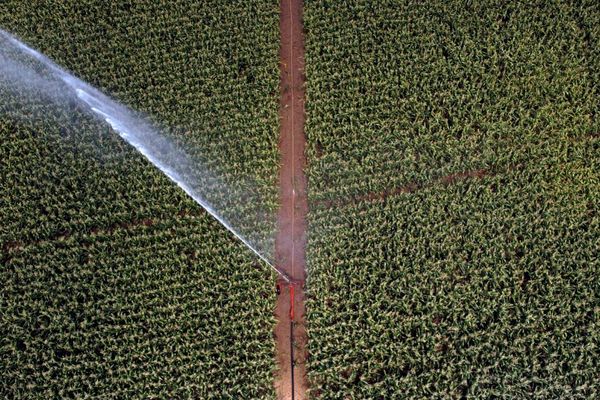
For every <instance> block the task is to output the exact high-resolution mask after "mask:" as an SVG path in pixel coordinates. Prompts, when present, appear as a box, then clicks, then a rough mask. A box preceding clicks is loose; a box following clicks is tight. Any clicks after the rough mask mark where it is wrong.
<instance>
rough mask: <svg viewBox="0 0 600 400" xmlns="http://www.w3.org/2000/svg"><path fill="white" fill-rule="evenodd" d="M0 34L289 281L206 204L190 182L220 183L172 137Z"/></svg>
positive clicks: (8, 58)
mask: <svg viewBox="0 0 600 400" xmlns="http://www.w3.org/2000/svg"><path fill="white" fill-rule="evenodd" d="M0 37H1V38H2V39H4V41H3V43H2V45H3V47H4V48H5V50H9V51H10V52H11V53H16V54H19V55H20V56H26V57H28V58H29V59H34V60H36V61H37V64H39V65H38V67H40V68H41V69H42V70H43V72H44V73H43V74H42V73H41V72H39V71H37V70H36V71H33V70H31V74H35V78H36V81H37V80H40V81H41V82H45V83H47V87H54V86H56V83H57V81H58V82H62V83H63V84H64V85H66V86H67V88H68V89H70V91H71V93H70V94H65V93H61V94H60V96H61V98H63V99H67V100H75V101H77V102H78V103H79V104H81V105H84V106H85V107H84V108H85V109H87V110H89V111H90V112H91V113H92V114H93V115H94V116H95V117H96V118H100V119H101V120H103V121H105V122H106V123H108V124H109V125H110V126H111V127H112V129H113V130H114V131H115V132H117V133H118V134H119V136H120V137H121V138H122V139H123V140H125V141H126V142H127V143H129V144H130V145H131V146H133V147H134V148H135V149H136V150H137V151H138V152H140V153H141V154H142V155H143V156H144V157H145V158H146V159H147V160H148V161H149V162H150V163H152V164H153V165H154V166H155V167H156V168H158V169H159V170H160V171H161V172H162V173H163V174H165V175H166V176H167V177H168V178H169V179H170V180H171V181H172V182H174V183H175V184H177V186H179V187H180V188H181V189H182V190H183V191H184V192H185V193H186V194H187V195H188V196H190V197H191V198H192V199H193V200H194V201H195V202H196V203H198V204H199V205H200V206H201V207H202V208H204V209H205V210H206V211H207V212H208V213H209V214H210V215H212V216H213V217H214V218H215V219H216V220H217V221H219V223H221V225H223V226H224V227H225V228H227V229H228V230H229V231H230V232H231V233H233V235H234V236H235V237H236V238H238V239H239V240H240V241H241V242H242V243H244V244H245V245H246V246H247V247H248V248H249V249H250V250H252V252H254V254H256V255H257V256H258V257H259V258H260V259H261V260H262V261H263V262H264V263H265V264H267V265H268V266H269V267H270V268H272V269H273V270H274V271H275V272H277V274H279V276H280V277H281V279H283V280H284V281H285V282H287V283H288V284H289V283H291V282H292V279H291V278H290V277H289V276H288V274H286V273H285V272H284V271H282V270H281V269H280V268H278V267H276V266H275V265H274V263H272V262H271V261H270V260H269V258H267V257H266V256H265V254H264V253H263V252H261V251H259V249H258V248H257V246H256V244H254V243H251V241H250V240H249V239H247V238H246V237H245V235H243V234H241V233H240V232H239V230H238V229H235V227H234V226H232V224H231V223H230V222H229V221H228V220H227V219H226V218H225V217H224V216H223V215H222V213H220V212H218V211H217V210H216V209H215V207H214V206H213V204H211V202H210V201H208V200H207V199H206V196H205V195H204V194H203V193H202V192H201V190H202V188H199V187H198V186H195V185H194V183H198V182H204V181H207V182H210V183H211V185H210V186H211V187H216V188H219V189H223V188H225V187H226V185H225V184H224V183H223V182H222V181H221V180H220V179H219V178H218V177H217V176H215V175H212V174H210V172H209V171H208V170H207V169H206V168H204V169H203V172H202V176H201V178H202V179H197V178H198V174H197V173H196V172H194V171H196V170H197V167H198V165H197V163H194V162H193V161H192V159H191V157H190V156H189V155H188V154H187V153H186V152H185V151H184V150H183V149H180V148H178V147H176V146H175V144H174V143H173V142H172V141H170V140H169V139H168V138H167V137H165V136H163V135H161V134H160V133H159V132H158V130H157V129H156V128H155V127H153V126H152V124H151V123H150V122H149V121H148V120H147V119H146V118H144V117H142V116H141V115H139V114H138V113H136V112H134V111H133V110H131V109H129V108H127V107H126V106H124V105H122V104H120V103H118V102H117V101H115V100H113V99H111V98H110V97H109V96H107V95H105V94H104V93H102V92H101V91H99V90H98V89H96V88H94V87H92V86H91V85H89V84H87V83H85V82H84V81H82V80H80V79H79V78H77V77H75V76H73V75H71V74H70V73H68V72H66V71H65V70H64V69H62V68H61V67H59V66H58V65H57V64H55V63H54V62H53V61H52V60H50V59H49V58H48V57H46V56H45V55H43V54H41V53H40V52H38V51H36V50H34V49H33V48H31V47H29V46H27V45H26V44H24V43H23V42H21V41H19V40H18V39H16V38H15V37H13V36H12V35H11V34H9V33H7V32H5V31H3V30H1V29H0ZM3 53H4V52H3ZM0 56H1V58H0V61H1V62H0V70H2V69H3V68H8V67H6V65H8V61H10V62H11V65H22V66H23V69H24V70H27V69H28V68H29V67H28V66H26V64H25V63H23V61H21V60H19V59H17V58H14V59H11V55H10V54H8V53H4V54H0ZM29 69H30V68H29ZM6 75H8V74H6ZM13 75H14V73H13ZM7 79H8V78H7ZM19 84H21V85H22V86H23V87H24V88H25V89H29V90H31V89H33V87H31V86H33V83H32V82H31V80H29V81H24V82H20V83H19ZM38 89H39V90H40V91H42V90H43V89H45V86H42V85H40V88H38ZM49 94H50V95H51V96H54V97H57V96H58V95H57V94H56V93H49ZM204 190H208V189H204Z"/></svg>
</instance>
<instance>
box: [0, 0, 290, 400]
mask: <svg viewBox="0 0 600 400" xmlns="http://www.w3.org/2000/svg"><path fill="white" fill-rule="evenodd" d="M128 4H129V5H127V4H126V3H123V2H119V5H118V6H117V5H107V4H106V2H100V1H96V2H89V1H87V2H68V3H65V2H59V1H45V2H35V3H34V2H30V3H24V2H21V1H14V2H12V1H9V2H2V4H0V27H2V28H4V29H7V30H9V31H11V32H13V33H15V34H16V35H18V36H20V37H22V38H24V39H25V40H26V41H28V43H30V44H31V45H32V46H34V47H36V48H38V49H40V50H41V51H43V52H45V53H46V54H47V55H49V56H50V57H52V58H53V59H54V60H55V61H57V62H58V63H59V64H61V65H64V66H66V67H67V68H69V69H70V70H71V71H73V72H74V73H75V74H76V75H78V76H80V77H82V78H83V79H87V80H89V81H91V82H93V83H94V84H96V85H97V86H99V87H101V88H103V89H104V90H106V91H107V92H108V93H111V94H115V95H116V97H118V98H119V99H120V100H122V101H124V102H126V103H128V104H129V105H131V106H132V108H134V109H137V110H142V111H144V112H146V113H147V114H148V115H150V117H151V118H152V119H153V120H154V121H156V122H157V123H160V124H161V125H163V126H166V127H167V128H168V129H169V134H170V136H171V137H173V138H175V139H176V140H177V141H179V142H180V143H185V144H187V145H188V147H187V148H188V149H190V150H191V151H196V150H197V151H203V150H204V149H205V148H208V150H207V151H206V153H205V156H206V157H207V158H208V159H211V160H213V159H214V160H216V161H215V163H216V165H215V168H217V167H223V166H226V165H227V168H228V169H227V168H226V169H225V170H223V171H222V172H223V174H231V175H234V174H241V175H248V176H250V178H252V179H253V180H254V182H256V183H257V188H258V189H259V190H260V191H261V192H262V193H263V194H264V198H265V199H266V201H267V206H268V207H271V208H273V207H275V206H276V203H277V201H276V187H275V185H274V182H275V180H276V176H277V134H278V132H277V124H278V122H277V104H278V103H277V84H278V75H277V59H278V54H277V48H278V47H277V40H278V37H277V32H278V18H277V17H278V15H277V4H276V3H274V2H271V1H250V2H244V3H238V4H229V3H227V4H225V3H224V2H222V1H220V2H212V3H210V2H191V3H190V2H169V3H168V4H167V3H163V4H162V5H159V4H158V3H156V2H153V1H147V2H138V1H136V2H130V3H128ZM4 89H5V88H0V95H1V96H2V97H1V100H0V381H1V385H0V396H1V397H2V398H82V397H86V396H89V397H98V398H272V397H273V396H274V393H273V389H272V385H273V382H272V375H273V369H274V357H273V354H274V343H273V339H272V329H273V324H274V321H273V318H272V308H273V304H274V301H275V299H274V294H273V291H272V282H273V280H274V276H273V275H272V274H271V273H270V271H269V270H268V269H267V267H266V266H264V265H262V264H260V263H259V261H258V260H257V258H256V257H255V256H254V255H253V254H252V253H251V252H250V251H249V250H248V249H246V248H245V246H244V245H243V244H241V243H240V242H239V241H238V240H237V239H235V238H234V237H233V236H232V235H231V234H230V233H229V232H228V231H226V230H225V229H224V228H223V227H221V226H220V225H219V224H218V223H217V222H216V221H215V220H214V219H213V218H212V217H211V216H209V215H208V214H206V213H205V212H204V211H203V210H202V209H201V208H200V207H199V206H198V205H197V204H195V203H194V202H193V201H192V200H190V199H188V198H187V197H186V195H185V194H184V193H183V192H182V191H181V190H179V189H178V188H177V187H176V186H175V185H174V184H172V183H171V182H170V181H169V180H168V179H167V178H166V177H165V176H163V175H162V174H161V173H160V172H158V171H157V170H156V169H155V168H154V167H153V166H151V165H149V163H147V162H146V160H145V159H144V158H143V157H142V156H141V155H139V154H138V153H137V152H136V151H135V150H134V149H133V148H131V147H130V146H129V145H127V144H126V143H125V142H123V141H122V140H121V139H120V138H119V137H118V135H117V134H116V133H114V132H112V131H111V130H110V127H109V126H108V125H106V124H104V123H101V122H99V121H97V120H95V119H93V118H91V117H89V115H87V114H86V113H84V110H83V109H82V108H80V107H79V106H77V105H76V104H72V105H61V106H57V104H52V103H49V102H47V101H46V100H45V99H43V98H40V99H31V98H24V99H20V98H18V97H16V95H14V93H13V94H11V93H9V92H7V91H6V90H4ZM11 96H12V97H11ZM234 138H235V140H234ZM217 155H218V157H219V158H214V157H217ZM223 160H229V161H230V164H226V163H225V162H223ZM238 176H239V175H238Z"/></svg>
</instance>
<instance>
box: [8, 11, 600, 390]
mask: <svg viewBox="0 0 600 400" xmlns="http://www.w3.org/2000/svg"><path fill="white" fill-rule="evenodd" d="M524 3H525V2H517V1H504V2H501V4H500V3H498V2H493V1H489V0H484V1H466V0H449V1H441V0H435V1H426V2H416V1H401V0H380V1H369V0H348V1H343V2H341V1H337V2H336V1H333V0H305V1H304V28H305V34H306V44H305V47H306V55H305V59H306V70H305V76H306V96H307V99H306V126H305V131H306V134H307V161H308V165H307V169H306V172H307V174H308V180H309V188H308V193H309V216H308V222H309V230H308V247H307V264H308V271H307V272H308V280H307V285H306V287H307V305H306V306H307V332H308V337H309V341H308V349H309V359H308V364H307V370H308V379H309V386H310V390H309V397H310V398H314V399H380V398H382V399H394V398H482V399H487V398H506V399H513V398H582V399H583V398H590V399H592V398H598V397H600V373H599V372H598V371H600V362H599V361H598V360H600V351H599V346H600V216H599V214H598V210H599V209H600V172H599V171H600V122H599V120H598V116H599V114H600V100H599V99H600V93H599V92H600V46H599V43H600V8H599V7H598V5H597V4H596V2H594V1H592V0H584V1H580V2H575V1H566V0H560V1H559V0H552V1H541V0H540V1H535V2H529V3H527V4H524ZM0 28H2V29H4V30H7V31H9V32H11V33H13V34H15V35H16V36H18V37H19V38H22V39H23V40H24V41H25V42H27V43H28V44H30V45H31V46H33V47H35V48H36V49H37V50H39V51H41V52H42V53H44V54H45V55H47V56H48V57H50V58H51V59H52V60H54V61H55V62H56V63H57V64H59V65H61V66H63V67H64V68H66V69H68V70H69V71H71V72H72V73H73V74H74V75H76V76H78V77H80V78H81V79H83V80H85V81H86V82H89V83H90V84H92V85H94V86H95V87H97V88H99V89H101V90H102V91H104V92H105V93H107V94H110V95H111V96H113V97H114V98H115V99H117V100H118V101H120V102H122V103H123V104H126V105H127V106H129V107H131V108H132V109H135V110H138V111H140V112H142V113H143V114H144V115H146V116H147V117H148V118H149V119H150V120H151V121H152V123H154V124H156V126H157V127H159V128H160V129H161V132H164V133H165V134H166V135H167V136H168V137H169V138H170V139H171V140H173V142H174V143H176V144H177V145H178V146H179V147H180V148H185V150H186V151H187V152H188V153H189V154H190V155H191V156H192V157H193V160H196V161H199V162H201V165H203V166H204V167H206V168H207V169H208V170H210V171H211V172H212V173H215V174H217V175H218V176H219V177H223V179H224V180H225V181H226V182H227V183H228V184H229V185H230V187H231V192H227V191H225V192H217V193H211V194H209V196H210V200H211V201H215V202H217V203H218V204H219V205H220V206H222V207H224V209H220V210H218V211H222V212H223V213H225V215H226V216H227V217H228V218H233V217H235V216H241V217H242V216H243V218H242V219H241V222H240V228H241V229H243V232H244V233H249V232H252V230H254V229H256V230H257V237H259V240H262V239H265V237H264V236H262V235H265V232H266V236H269V234H272V232H271V231H270V230H272V228H273V226H272V225H270V224H271V223H272V222H273V221H270V220H269V219H268V218H266V216H267V215H269V214H274V213H275V212H276V210H277V208H278V198H277V196H278V188H277V185H278V182H277V177H278V169H279V152H278V137H279V131H278V130H279V120H278V107H279V103H278V101H279V100H278V98H279V88H278V85H279V64H278V62H279V54H278V51H279V41H280V37H279V2H277V1H272V0H246V1H225V0H209V1H183V0H176V1H168V2H166V1H153V0H141V1H133V0H131V1H129V0H127V1H110V2H105V1H100V0H83V1H71V2H66V1H58V0H43V1H38V2H26V1H20V0H6V1H2V2H0ZM1 44H2V42H0V45H1ZM0 50H1V49H0ZM2 54H3V53H1V52H0V57H1V56H2ZM4 62H5V60H3V59H2V58H0V63H4ZM2 65H4V64H2ZM32 68H33V67H32ZM12 72H13V73H14V74H15V75H18V71H12ZM22 72H23V73H25V72H26V71H22ZM0 78H1V77H0ZM2 82H4V83H2ZM0 83H2V84H0V396H1V397H3V398H81V397H95V398H203V399H204V398H234V399H237V398H251V399H255V398H274V397H275V391H274V390H273V376H274V371H275V369H276V365H275V345H274V341H273V327H274V324H275V321H274V317H273V310H274V306H275V294H274V293H273V282H274V280H275V275H274V274H273V273H272V272H271V271H269V269H268V268H267V266H266V265H264V264H263V263H262V262H261V261H260V260H259V259H258V258H257V257H256V256H255V255H254V254H253V253H252V252H251V251H250V250H249V249H247V248H246V247H245V246H244V245H243V244H242V243H241V242H240V241H239V240H237V239H236V238H235V237H234V236H233V235H232V234H231V233H230V232H228V231H227V230H226V229H225V228H224V227H223V226H221V225H220V224H219V223H218V222H217V221H216V220H215V219H214V218H213V217H212V216H210V215H208V214H207V213H206V212H205V211H204V210H203V209H202V208H201V207H200V206H198V205H197V204H196V203H195V202H194V201H192V200H191V199H189V198H188V197H187V196H186V195H185V193H184V192H183V191H182V190H180V189H179V188H178V187H177V186H176V185H175V184H173V183H172V182H171V181H170V180H169V179H168V178H167V177H166V176H164V175H163V174H162V173H161V172H159V171H158V170H157V169H156V168H155V167H154V166H152V165H151V164H150V163H149V162H148V161H147V160H146V159H145V158H144V157H143V156H142V155H140V154H139V153H138V152H137V151H136V150H135V149H134V148H133V147H131V146H130V145H128V144H127V143H125V142H124V141H123V140H122V139H121V138H120V137H119V135H118V134H117V133H116V132H114V131H113V130H112V129H111V128H110V126H109V125H108V124H106V123H104V122H102V121H100V120H99V119H98V118H93V117H92V116H91V115H90V113H89V110H85V109H84V107H83V106H82V104H79V103H72V102H69V101H66V102H65V101H64V98H63V97H61V95H60V93H59V94H57V95H56V96H55V97H52V96H50V97H48V98H46V97H44V96H37V95H35V91H34V90H33V86H34V83H32V89H31V91H27V90H23V91H22V92H15V91H14V90H12V89H10V88H11V87H12V86H11V83H10V82H6V79H5V80H4V81H3V80H2V79H0ZM21 89H23V88H21ZM32 93H34V94H33V95H32ZM199 165H200V164H199ZM240 182H241V183H240ZM244 182H250V186H251V189H252V190H253V191H255V192H256V193H250V194H247V195H244V196H245V197H244V198H243V199H242V200H243V201H242V202H240V201H237V199H239V198H241V197H240V191H243V190H246V189H247V188H248V186H245V184H244ZM236 185H238V186H236ZM233 192H235V195H234V196H228V193H229V194H231V193H233ZM256 199H259V200H260V202H259V204H256V203H255V200H256ZM225 206H227V207H225ZM228 213H229V214H228ZM259 221H260V222H261V224H257V222H259ZM263 222H264V225H265V226H263V224H262V223H263ZM263 229H265V230H266V231H263ZM269 232H270V233H269ZM269 243H270V242H268V240H267V241H265V242H261V244H264V245H265V246H269Z"/></svg>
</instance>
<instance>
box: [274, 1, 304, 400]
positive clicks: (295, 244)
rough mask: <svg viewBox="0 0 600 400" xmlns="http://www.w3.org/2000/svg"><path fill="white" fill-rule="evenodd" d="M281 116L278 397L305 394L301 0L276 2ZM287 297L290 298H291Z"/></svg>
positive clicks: (294, 396)
mask: <svg viewBox="0 0 600 400" xmlns="http://www.w3.org/2000/svg"><path fill="white" fill-rule="evenodd" d="M280 7H281V9H280V35H281V48H280V71H281V84H280V91H281V93H280V94H281V103H280V111H279V115H280V118H281V127H280V141H279V150H280V153H281V166H280V172H279V182H280V190H279V197H280V204H281V208H280V210H279V215H278V225H279V226H278V233H277V237H276V240H275V259H276V263H277V267H278V268H279V269H280V270H282V271H284V272H285V273H286V274H287V276H289V277H290V279H291V280H292V283H291V284H288V283H287V282H285V281H283V280H279V281H278V285H279V287H280V294H279V295H278V298H277V305H276V309H275V316H276V318H277V325H276V327H275V338H276V343H277V362H278V371H277V377H276V379H275V389H276V392H277V398H278V399H298V400H300V399H305V398H306V389H307V383H306V371H305V360H306V349H305V346H306V340H307V337H306V329H305V309H304V281H305V279H306V258H305V247H306V214H307V212H308V200H307V194H306V177H305V175H304V167H305V166H306V157H305V155H304V148H305V142H306V137H305V135H304V32H303V27H302V9H303V4H302V0H280ZM290 298H291V300H290Z"/></svg>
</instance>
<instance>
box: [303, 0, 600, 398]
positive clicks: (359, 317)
mask: <svg viewBox="0 0 600 400" xmlns="http://www.w3.org/2000/svg"><path fill="white" fill-rule="evenodd" d="M305 29H306V31H307V45H306V49H307V54H306V61H307V71H306V74H307V96H308V100H307V126H306V130H307V135H308V141H309V143H308V148H309V170H308V173H309V185H310V187H309V196H310V203H311V211H310V217H309V221H310V230H309V232H310V239H309V246H308V265H309V282H308V287H309V301H308V304H307V309H308V333H309V337H310V340H309V353H310V362H309V366H308V370H309V376H310V381H311V386H312V390H311V393H312V395H313V397H315V398H327V399H329V398H331V399H338V398H339V399H346V398H365V399H367V398H368V399H372V398H386V399H389V398H490V397H498V398H559V397H561V398H596V397H598V396H600V386H599V382H600V380H599V379H598V370H599V369H600V365H599V362H598V360H599V355H600V352H599V350H598V346H599V344H600V343H599V342H600V321H599V318H598V315H599V312H600V297H599V296H600V259H599V248H600V245H599V243H600V216H599V215H598V209H600V173H599V172H598V171H600V135H599V132H600V123H599V122H598V111H599V109H600V102H599V100H598V99H599V97H598V95H599V93H598V82H600V73H599V66H600V54H599V49H598V43H599V40H600V13H599V10H598V8H597V6H596V5H595V4H594V3H593V2H581V4H579V3H577V4H571V3H570V2H539V4H535V5H531V6H525V5H522V4H517V3H516V2H507V3H505V4H502V5H501V6H499V5H498V4H496V2H467V1H451V2H445V1H439V2H438V1H435V2H425V3H417V2H402V1H380V2H372V1H362V0H354V1H349V2H344V3H343V4H339V3H337V2H332V1H326V0H309V1H306V11H305ZM385 192H388V193H389V192H395V193H394V195H393V196H388V197H386V198H385V200H383V199H381V197H385V196H384V195H382V194H383V193H385ZM332 206H333V207H332Z"/></svg>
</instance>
